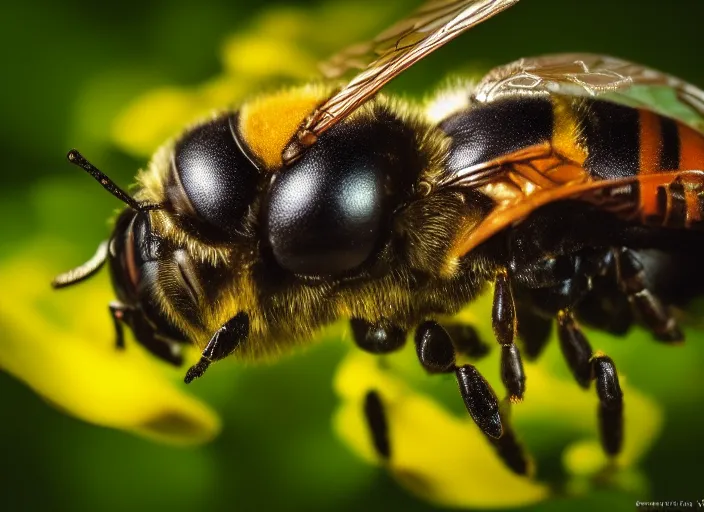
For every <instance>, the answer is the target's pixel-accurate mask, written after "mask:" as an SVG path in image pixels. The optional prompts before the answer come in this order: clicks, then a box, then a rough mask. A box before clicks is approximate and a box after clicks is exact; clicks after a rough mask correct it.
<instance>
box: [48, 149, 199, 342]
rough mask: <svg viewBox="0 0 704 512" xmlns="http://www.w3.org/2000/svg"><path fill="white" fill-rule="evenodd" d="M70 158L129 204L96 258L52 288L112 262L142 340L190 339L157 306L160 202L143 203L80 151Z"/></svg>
mask: <svg viewBox="0 0 704 512" xmlns="http://www.w3.org/2000/svg"><path fill="white" fill-rule="evenodd" d="M68 160H69V162H71V163H73V164H75V165H77V166H79V167H81V168H82V169H84V170H85V171H86V172H88V173H89V174H90V175H91V176H93V178H95V179H96V180H97V181H98V182H99V183H100V184H101V185H102V186H103V188H105V189H106V190H107V191H109V192H110V193H111V194H112V195H114V196H115V197H117V198H118V199H120V200H121V201H122V202H124V203H125V204H127V205H128V208H126V209H125V210H123V212H122V213H121V214H120V215H119V216H118V219H117V221H116V223H115V228H114V230H113V233H112V235H111V237H110V240H109V241H108V242H103V243H102V244H100V246H99V247H98V251H97V252H96V254H95V256H94V257H93V258H91V259H90V260H89V261H88V262H86V263H84V264H83V265H81V266H80V267H77V268H75V269H73V270H70V271H68V272H66V273H64V274H61V275H59V276H58V277H56V278H55V279H54V281H53V282H52V286H53V287H54V288H64V287H67V286H71V285H73V284H76V283H79V282H81V281H83V280H85V279H87V278H89V277H91V276H92V275H94V274H95V273H96V272H97V271H98V270H100V268H102V266H103V265H104V264H105V262H106V261H107V262H108V265H109V268H110V275H111V279H112V284H113V288H114V289H115V293H116V295H117V298H118V300H119V307H120V308H121V310H120V315H121V318H123V319H124V321H126V322H127V324H128V325H130V327H132V330H133V332H134V333H135V336H136V337H137V339H138V340H139V341H140V342H142V343H143V344H144V345H145V346H147V348H150V347H152V346H154V343H153V340H154V339H155V337H156V336H157V335H158V337H160V338H162V339H167V340H173V341H185V339H184V336H183V334H181V333H180V332H179V331H178V330H177V329H176V328H175V327H174V326H173V324H172V323H171V322H170V321H169V320H168V319H167V318H166V316H165V315H164V314H163V313H162V312H161V311H160V310H159V309H158V307H157V306H156V304H157V301H156V300H155V297H154V296H153V295H154V289H155V286H154V285H155V283H156V282H157V279H158V277H159V269H160V265H161V264H162V260H163V259H164V247H163V245H164V244H163V243H162V240H161V238H160V237H159V236H158V235H156V234H155V233H154V232H153V231H152V228H151V222H150V216H149V212H150V211H151V210H156V209H160V208H161V206H160V205H153V204H145V203H140V202H138V201H137V200H136V199H134V198H133V197H131V196H130V195H128V194H127V193H126V192H124V191H123V190H122V189H120V188H119V187H118V186H117V185H116V184H115V183H114V182H113V181H112V180H111V179H110V178H108V177H107V176H106V175H105V174H103V173H102V172H101V171H99V170H98V169H96V168H95V167H94V166H93V165H92V164H90V163H89V162H88V161H87V160H86V159H85V158H84V157H83V156H82V155H81V154H80V153H79V152H78V151H76V150H72V151H70V152H69V154H68ZM170 254H171V256H174V257H175V254H176V252H174V251H170ZM184 288H185V287H184ZM111 307H112V306H111Z"/></svg>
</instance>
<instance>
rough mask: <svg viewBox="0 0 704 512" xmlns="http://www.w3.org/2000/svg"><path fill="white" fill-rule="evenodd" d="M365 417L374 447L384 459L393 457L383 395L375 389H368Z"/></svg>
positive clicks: (365, 399)
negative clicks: (382, 399)
mask: <svg viewBox="0 0 704 512" xmlns="http://www.w3.org/2000/svg"><path fill="white" fill-rule="evenodd" d="M364 418H365V419H366V420H367V425H368V426H369V431H370V432H371V434H372V443H373V444H374V449H375V450H376V452H377V453H378V454H379V456H380V457H381V458H382V459H384V460H389V459H390V458H391V442H390V440H389V422H388V420H387V418H386V411H385V410H384V404H383V402H382V401H381V397H380V396H379V393H377V392H376V391H374V390H371V391H368V392H367V394H366V396H365V397H364Z"/></svg>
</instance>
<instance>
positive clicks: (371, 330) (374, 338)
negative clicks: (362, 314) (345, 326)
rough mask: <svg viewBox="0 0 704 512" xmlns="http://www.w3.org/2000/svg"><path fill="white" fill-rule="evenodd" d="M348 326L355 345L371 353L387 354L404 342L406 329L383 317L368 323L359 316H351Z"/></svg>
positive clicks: (401, 345)
mask: <svg viewBox="0 0 704 512" xmlns="http://www.w3.org/2000/svg"><path fill="white" fill-rule="evenodd" d="M350 327H351V328H352V336H353V337H354V341H355V343H356V344H357V346H358V347H359V348H361V349H362V350H364V351H366V352H371V353H372V354H388V353H389V352H393V351H395V350H398V349H400V348H401V347H403V345H404V344H405V343H406V331H404V330H403V329H401V328H400V327H398V326H395V325H393V324H391V323H389V322H387V321H386V320H383V319H382V320H380V321H378V322H376V323H370V322H367V321H366V320H362V319H360V318H352V319H351V320H350Z"/></svg>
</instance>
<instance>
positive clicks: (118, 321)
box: [108, 302, 183, 366]
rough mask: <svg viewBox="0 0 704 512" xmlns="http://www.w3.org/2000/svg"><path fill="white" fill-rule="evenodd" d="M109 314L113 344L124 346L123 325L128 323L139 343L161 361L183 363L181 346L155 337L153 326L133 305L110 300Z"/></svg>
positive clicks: (118, 346) (121, 347)
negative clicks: (111, 323) (113, 337)
mask: <svg viewBox="0 0 704 512" xmlns="http://www.w3.org/2000/svg"><path fill="white" fill-rule="evenodd" d="M108 308H109V310H110V316H111V317H112V321H113V324H114V326H115V346H116V347H117V348H118V349H119V350H122V349H124V348H125V337H124V325H125V324H126V325H128V326H129V327H130V329H132V332H133V333H134V335H135V338H137V340H138V341H139V344H140V345H142V346H143V347H144V348H146V349H147V350H148V351H149V352H150V353H152V354H153V355H155V356H157V357H158V358H159V359H161V360H162V361H166V362H167V363H171V364H173V365H174V366H181V364H183V357H182V356H181V347H180V345H179V344H178V343H176V342H174V341H170V340H166V339H163V338H157V337H156V336H155V335H154V334H155V333H154V328H153V327H152V326H151V325H150V324H149V323H148V322H147V321H146V320H145V319H144V314H143V313H142V312H141V311H140V310H138V309H135V308H133V307H130V306H126V305H124V304H121V303H119V302H111V303H110V305H109V306H108Z"/></svg>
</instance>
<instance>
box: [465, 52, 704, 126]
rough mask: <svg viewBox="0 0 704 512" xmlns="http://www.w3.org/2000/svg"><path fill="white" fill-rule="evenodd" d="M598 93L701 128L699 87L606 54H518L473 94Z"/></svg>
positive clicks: (482, 97)
mask: <svg viewBox="0 0 704 512" xmlns="http://www.w3.org/2000/svg"><path fill="white" fill-rule="evenodd" d="M553 93H557V94H566V95H571V96H587V97H590V96H591V97H595V96H602V97H604V98H605V99H610V100H612V101H616V102H618V103H623V104H626V105H631V106H636V107H645V108H648V109H650V110H653V111H655V112H658V113H661V114H664V115H666V116H669V117H673V118H675V119H678V120H680V121H682V122H684V123H686V124H688V125H690V126H692V127H694V128H695V129H697V130H700V131H704V91H702V90H701V89H699V88H697V87H695V86H694V85H692V84H689V83H687V82H685V81H683V80H680V79H679V78H676V77H673V76H671V75H668V74H666V73H662V72H660V71H656V70H654V69H650V68H647V67H645V66H641V65H639V64H634V63H632V62H628V61H625V60H621V59H617V58H614V57H609V56H606V55H594V54H588V53H565V54H556V55H545V56H542V57H533V58H524V59H520V60H518V61H516V62H512V63H511V64H507V65H505V66H501V67H498V68H495V69H493V70H492V71H490V72H489V74H487V75H486V76H485V77H484V78H483V79H482V81H481V82H480V83H479V84H478V85H477V88H476V89H475V91H474V96H475V98H476V100H477V101H479V102H491V101H495V100H497V99H499V98H502V97H504V96H506V95H515V94H553Z"/></svg>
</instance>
